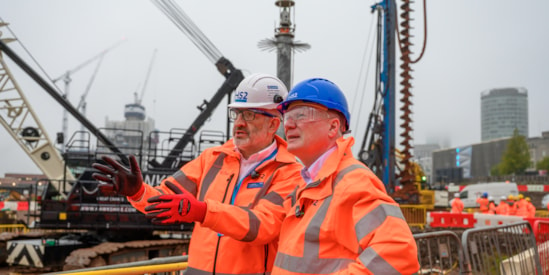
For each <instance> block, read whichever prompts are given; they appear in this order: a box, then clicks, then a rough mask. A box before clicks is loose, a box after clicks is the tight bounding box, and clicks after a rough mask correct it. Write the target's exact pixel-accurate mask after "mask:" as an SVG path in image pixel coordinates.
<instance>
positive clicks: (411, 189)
mask: <svg viewBox="0 0 549 275" xmlns="http://www.w3.org/2000/svg"><path fill="white" fill-rule="evenodd" d="M411 2H412V1H410V0H404V1H402V5H401V6H400V9H401V13H400V15H399V17H400V18H401V21H400V24H398V23H399V22H397V21H398V20H397V19H398V17H397V8H396V1H395V0H384V1H381V2H380V3H377V4H375V5H374V6H372V12H377V14H378V29H377V61H376V86H375V98H374V105H373V109H372V112H371V113H370V116H369V119H368V124H367V127H366V133H365V135H364V139H363V142H362V147H361V150H360V152H359V154H358V157H359V159H360V160H361V161H362V162H364V163H365V164H366V165H367V166H368V167H370V168H371V169H372V171H374V172H375V173H376V175H377V176H378V177H379V178H380V179H381V180H382V181H383V183H384V184H385V187H386V189H387V192H388V193H389V194H390V195H391V196H392V197H393V198H394V199H395V200H396V201H398V202H399V203H404V204H419V203H421V202H422V201H423V202H426V201H429V199H427V197H433V196H432V195H431V193H430V192H425V190H423V188H422V186H421V178H422V177H421V176H420V174H421V173H422V172H421V168H420V167H419V165H418V164H417V163H414V162H413V161H411V158H412V149H413V144H412V131H413V128H412V111H411V105H412V101H411V97H412V91H411V89H412V84H411V79H412V76H411V71H412V69H411V67H410V65H411V64H413V63H416V62H417V61H419V60H420V59H421V57H422V56H423V52H424V50H425V43H426V41H424V46H423V50H422V53H421V54H420V55H419V57H418V58H417V59H416V60H412V58H411V54H412V51H411V46H412V45H413V44H412V42H411V34H410V29H411V25H410V23H411V21H412V19H411V14H412V11H413V10H412V9H411V7H410V4H411ZM423 6H424V7H425V2H424V4H423ZM424 14H425V9H424ZM424 23H425V24H426V22H425V20H424ZM399 26H400V29H399ZM425 30H426V28H425ZM425 37H426V31H425ZM397 46H398V49H399V50H400V53H401V57H400V60H401V63H400V69H401V72H400V76H401V82H400V85H401V87H402V89H401V91H400V94H401V98H400V102H401V103H402V105H401V107H400V110H401V112H402V114H401V116H400V121H401V124H400V128H401V130H402V131H401V133H400V137H401V142H400V145H401V146H402V149H400V150H398V149H397V148H396V145H395V143H396V138H395V137H396V124H397V119H396V85H395V79H396V73H395V72H396V66H397V64H396V63H395V56H396V54H395V48H397ZM420 195H425V196H426V198H425V199H422V198H421V196H420Z"/></svg>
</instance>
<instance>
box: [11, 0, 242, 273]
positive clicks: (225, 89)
mask: <svg viewBox="0 0 549 275" xmlns="http://www.w3.org/2000/svg"><path fill="white" fill-rule="evenodd" d="M156 3H157V4H158V5H159V7H162V5H167V4H168V3H167V2H161V1H158V2H156ZM165 8H167V9H174V7H166V6H165ZM181 12H182V11H181ZM3 24H4V23H3ZM3 26H5V24H4V25H3ZM194 28H195V29H193V30H192V32H193V34H197V33H199V34H198V36H199V38H198V39H200V40H201V41H200V42H197V43H198V44H197V45H199V48H201V47H206V46H204V45H207V47H208V49H207V50H205V51H206V52H207V53H208V57H210V59H211V60H212V61H214V64H215V66H216V67H217V69H218V71H219V72H220V73H221V74H222V75H223V76H224V77H225V81H224V82H223V83H222V85H221V87H220V88H219V89H218V90H217V91H216V93H215V94H214V96H213V97H212V99H211V100H210V101H206V100H204V102H203V104H202V105H201V106H199V107H198V109H199V110H200V113H199V115H198V116H197V118H196V119H195V120H194V121H193V122H192V124H191V125H190V126H189V127H188V128H186V129H172V130H170V131H167V132H161V131H157V130H154V131H151V132H150V133H147V132H145V131H141V130H139V129H136V128H134V127H130V128H129V129H122V128H103V129H100V128H96V127H95V126H94V125H93V124H92V123H91V122H90V121H88V120H87V119H86V118H85V117H84V116H83V115H82V114H81V113H80V112H78V110H77V109H76V108H75V107H73V106H72V104H71V103H70V102H68V101H67V100H66V99H65V98H63V97H62V96H61V95H60V94H59V93H58V92H57V91H56V90H55V89H54V88H53V87H52V85H50V84H49V83H48V82H47V81H46V80H44V79H43V78H42V77H41V76H40V75H39V74H38V73H36V72H35V71H34V70H33V69H32V68H31V67H30V66H29V65H28V64H27V63H26V62H25V61H24V60H23V59H21V58H20V57H19V56H18V55H17V54H16V53H15V52H14V51H12V50H11V48H10V47H8V45H7V44H6V43H7V42H10V41H13V40H11V39H2V40H1V41H0V65H1V68H0V83H2V85H0V87H1V88H2V89H1V90H0V103H1V104H2V105H0V118H1V120H0V121H1V122H2V124H3V125H4V126H5V128H6V129H7V130H8V131H9V132H10V134H12V136H13V137H14V138H15V139H17V140H18V141H19V142H20V144H21V146H23V147H24V149H26V152H27V154H29V155H30V156H31V157H33V160H35V162H37V164H38V165H39V167H40V168H41V169H42V171H44V173H45V174H46V176H47V179H43V180H39V181H38V182H37V183H36V184H35V185H34V186H33V187H32V191H31V193H32V194H31V197H32V198H33V201H35V202H36V203H35V205H36V207H34V208H32V209H31V208H29V211H28V214H29V215H30V216H31V217H33V221H34V222H33V223H32V225H31V224H28V226H31V227H32V228H35V229H39V230H40V233H36V232H32V233H33V234H31V236H29V234H13V235H12V236H8V237H2V238H0V242H5V243H6V245H5V246H4V247H6V249H7V260H6V262H7V263H9V264H10V265H14V266H24V267H27V268H29V267H30V268H34V269H37V270H39V272H44V271H55V270H60V269H75V268H83V267H90V266H100V265H110V264H117V263H124V262H128V261H135V260H145V259H150V258H154V257H162V256H172V255H181V254H182V253H186V251H187V245H188V242H189V236H190V232H191V230H192V224H179V225H171V226H165V225H163V226H158V225H153V224H151V223H150V222H149V221H148V220H146V218H145V215H143V214H142V213H139V212H137V211H136V210H135V208H133V207H132V206H131V204H129V202H128V201H127V199H126V198H125V197H123V196H116V195H115V196H113V195H106V194H102V193H101V192H100V191H99V189H98V188H97V184H98V183H97V182H96V181H95V180H94V179H92V177H91V174H92V173H93V170H91V164H92V163H94V162H100V161H101V160H100V159H101V156H104V155H110V156H111V157H114V158H117V159H118V160H119V161H121V162H123V163H128V160H127V155H128V154H134V155H136V157H137V158H138V161H139V163H140V164H141V165H142V171H143V179H144V181H145V183H147V184H150V185H152V186H155V185H158V184H159V183H160V182H161V181H162V180H163V179H164V178H166V177H167V176H168V175H170V174H172V173H174V172H175V171H177V169H178V168H179V167H180V166H181V165H183V164H185V163H186V162H188V161H190V160H192V159H193V158H194V157H196V153H197V152H196V144H195V134H196V133H197V132H198V131H199V130H200V128H201V127H202V125H203V124H204V122H205V121H206V120H207V119H208V118H209V117H210V116H211V114H212V113H213V110H214V109H215V108H216V107H217V105H218V104H219V103H220V102H221V100H222V99H223V98H224V97H227V98H230V94H231V93H232V91H233V90H234V89H235V88H236V87H237V85H238V84H239V83H240V81H241V80H242V79H243V78H244V76H243V74H242V72H241V71H240V70H238V69H236V68H235V67H234V66H233V65H232V63H231V62H230V61H229V60H228V59H226V58H225V57H223V56H222V55H221V53H220V52H219V51H218V50H217V49H216V48H215V47H214V46H213V44H211V42H209V41H208V40H207V38H206V37H205V36H204V35H203V34H202V33H201V32H200V31H199V30H198V29H197V28H196V27H194ZM204 41H206V42H204ZM195 44H196V43H195ZM201 49H203V48H201ZM3 54H5V55H6V56H8V57H9V58H10V59H11V60H12V61H13V62H14V63H16V64H17V65H18V66H19V67H20V68H21V69H22V70H23V71H25V72H26V73H27V74H28V75H29V76H30V77H31V78H32V79H33V80H34V81H35V82H36V83H38V84H39V85H40V86H41V87H42V88H43V89H44V90H45V91H46V92H47V93H49V94H50V95H51V96H52V97H53V98H54V99H55V100H56V101H57V102H58V103H59V104H60V105H61V106H62V107H63V108H64V109H65V110H67V111H68V112H69V113H70V114H72V115H73V116H74V117H75V118H76V119H77V120H78V121H79V122H80V123H81V124H82V125H83V126H84V127H86V129H87V130H88V132H85V133H76V134H75V135H73V136H72V138H70V139H69V141H68V142H67V144H66V150H65V151H64V153H63V156H62V157H61V155H60V154H59V152H58V151H57V149H56V148H55V147H54V146H53V144H52V143H51V142H49V139H48V138H47V135H46V133H45V131H44V130H43V128H42V127H33V128H32V129H31V128H29V127H24V126H25V124H26V123H24V122H23V119H24V118H25V117H28V114H29V113H31V114H32V115H33V118H35V121H36V122H35V123H36V124H39V121H38V117H37V116H36V115H35V114H34V112H33V110H32V108H31V106H30V104H29V102H28V101H27V100H26V98H25V97H24V94H23V92H22V91H21V89H20V88H19V86H18V85H17V82H16V81H15V79H14V78H13V76H12V75H11V73H10V71H9V69H8V67H7V66H6V63H5V62H4V59H3V58H4V57H3V56H4V55H3ZM151 63H152V62H151ZM13 94H16V96H13ZM14 98H16V99H14ZM16 103H17V104H16ZM137 103H140V102H137ZM126 111H127V110H126ZM22 116H23V117H22ZM137 123H139V122H137ZM131 124H135V121H132V123H128V125H131ZM228 127H229V126H227V129H228ZM28 129H31V130H32V131H31V130H28ZM227 133H228V131H227ZM82 134H83V135H82ZM226 137H227V135H225V134H223V133H222V132H221V134H220V133H219V132H212V131H205V132H204V135H200V137H199V142H200V144H199V146H198V147H199V148H202V146H211V145H212V144H220V143H223V142H225V141H226ZM93 138H95V140H96V144H94V142H93V140H94V139H93ZM39 141H40V142H42V143H45V144H46V145H44V146H40V147H39V146H36V144H37V143H38V142H39ZM29 144H30V145H33V146H34V147H31V148H33V149H34V151H33V150H31V149H27V147H28V146H29ZM144 144H145V145H144ZM203 144H204V145H203ZM25 146H26V147H25ZM35 147H38V148H35ZM44 147H45V148H46V149H47V150H46V149H43V148H44ZM43 162H47V164H49V166H47V165H45V164H43ZM52 171H53V172H52ZM35 231H36V230H35ZM28 237H31V238H30V239H28ZM32 237H34V238H32ZM23 238H26V239H23ZM0 245H1V243H0ZM0 254H2V253H0Z"/></svg>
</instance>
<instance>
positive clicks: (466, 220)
mask: <svg viewBox="0 0 549 275" xmlns="http://www.w3.org/2000/svg"><path fill="white" fill-rule="evenodd" d="M429 217H430V219H431V222H430V223H429V225H430V226H431V227H459V228H473V227H474V226H475V223H476V220H475V217H474V215H473V214H469V213H450V212H429Z"/></svg>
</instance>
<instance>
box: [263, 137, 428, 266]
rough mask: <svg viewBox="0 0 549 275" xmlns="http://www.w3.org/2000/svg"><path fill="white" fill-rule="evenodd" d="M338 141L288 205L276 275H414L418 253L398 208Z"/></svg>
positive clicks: (344, 142) (347, 143)
mask: <svg viewBox="0 0 549 275" xmlns="http://www.w3.org/2000/svg"><path fill="white" fill-rule="evenodd" d="M353 143H354V139H353V138H352V137H349V138H346V139H345V138H343V137H342V138H340V139H338V141H337V150H336V151H334V152H333V153H332V154H331V155H330V156H329V157H328V158H327V159H326V161H325V162H324V165H323V166H322V168H321V170H320V171H319V173H318V175H317V176H316V178H315V179H314V180H313V182H311V183H309V184H308V185H306V184H305V183H301V184H300V186H299V187H298V188H296V190H294V192H292V193H291V194H290V196H289V197H288V199H286V200H285V202H284V208H285V209H286V211H287V212H286V218H285V219H284V222H283V223H282V228H281V230H280V244H279V248H278V253H277V255H276V259H275V266H274V268H273V273H272V274H273V275H278V274H283V275H286V274H384V275H385V274H412V273H414V272H416V271H417V270H418V269H419V263H418V259H417V247H416V243H415V240H414V237H413V235H412V232H411V231H410V228H409V227H408V224H407V223H406V220H404V217H403V215H402V212H401V210H400V207H399V205H398V204H397V203H395V201H394V200H393V199H391V198H390V197H389V196H388V195H387V193H386V191H385V187H384V185H383V183H382V182H381V181H380V180H379V179H378V178H377V177H376V176H375V175H374V174H373V173H372V171H370V169H368V168H367V167H366V166H365V165H364V164H362V163H361V162H359V161H358V160H356V159H355V158H354V157H353V155H352V152H351V146H352V144H353Z"/></svg>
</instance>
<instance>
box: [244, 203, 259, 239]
mask: <svg viewBox="0 0 549 275" xmlns="http://www.w3.org/2000/svg"><path fill="white" fill-rule="evenodd" d="M242 209H244V210H246V211H247V212H248V219H249V220H250V224H249V225H248V228H249V230H248V233H246V236H244V238H242V240H240V241H242V242H251V241H253V240H255V238H257V234H258V233H259V224H260V222H259V219H258V218H257V216H256V215H255V214H254V213H253V212H252V211H250V209H248V208H244V207H242Z"/></svg>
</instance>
